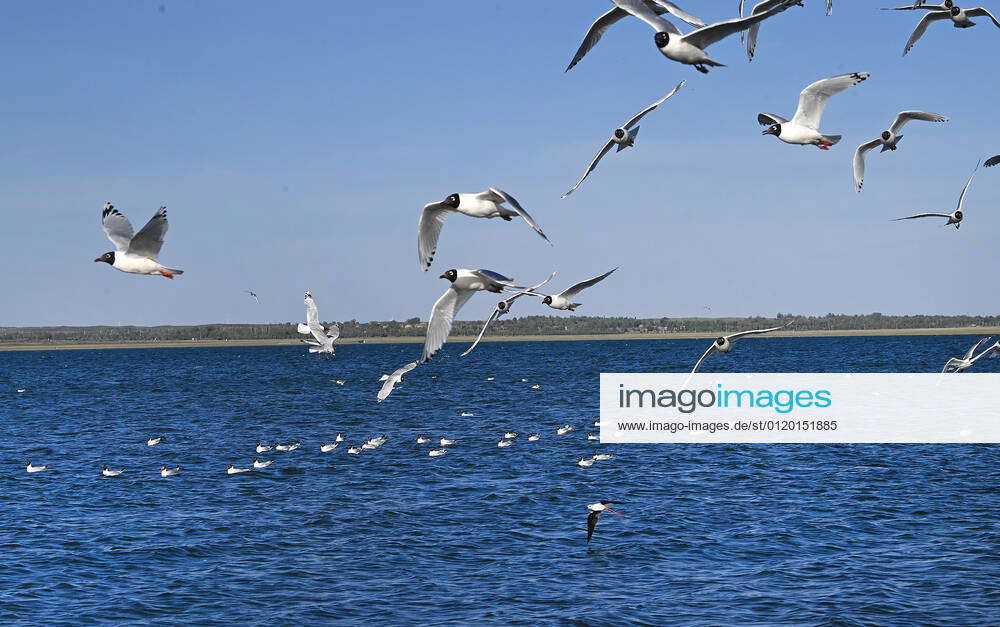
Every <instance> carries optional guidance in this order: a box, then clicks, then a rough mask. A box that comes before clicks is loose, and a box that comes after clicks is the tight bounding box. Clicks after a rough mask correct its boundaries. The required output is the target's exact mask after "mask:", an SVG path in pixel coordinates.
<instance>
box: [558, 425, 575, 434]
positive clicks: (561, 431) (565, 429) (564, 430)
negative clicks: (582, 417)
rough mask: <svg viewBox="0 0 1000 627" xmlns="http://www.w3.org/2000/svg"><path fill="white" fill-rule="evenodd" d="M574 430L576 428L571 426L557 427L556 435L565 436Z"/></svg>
mask: <svg viewBox="0 0 1000 627" xmlns="http://www.w3.org/2000/svg"><path fill="white" fill-rule="evenodd" d="M575 428H576V427H573V426H572V425H563V426H561V427H559V428H558V429H556V435H566V434H567V433H569V432H570V431H572V430H573V429H575Z"/></svg>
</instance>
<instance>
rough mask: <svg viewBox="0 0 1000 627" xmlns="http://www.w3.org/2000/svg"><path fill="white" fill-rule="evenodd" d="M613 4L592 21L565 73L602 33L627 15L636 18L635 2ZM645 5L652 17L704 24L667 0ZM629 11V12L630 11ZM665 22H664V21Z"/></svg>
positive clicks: (649, 1) (652, 0)
mask: <svg viewBox="0 0 1000 627" xmlns="http://www.w3.org/2000/svg"><path fill="white" fill-rule="evenodd" d="M611 1H612V2H614V4H615V8H613V9H611V10H610V11H608V12H607V13H605V14H604V15H602V16H600V17H598V18H597V19H596V20H594V23H593V24H591V25H590V29H589V30H588V31H587V34H586V35H584V36H583V42H582V43H581V44H580V47H579V48H578V49H577V51H576V54H575V55H573V60H572V61H570V62H569V66H568V67H567V68H566V71H567V72H569V71H570V70H572V69H573V66H575V65H576V64H577V63H579V62H580V60H581V59H583V57H584V56H585V55H586V54H587V53H588V52H590V50H591V49H592V48H593V47H594V46H596V45H597V42H599V41H600V40H601V37H602V36H603V35H604V33H605V32H606V31H607V30H608V29H609V28H611V27H612V26H613V25H614V24H615V23H616V22H618V21H619V20H621V19H622V18H625V17H628V16H629V15H632V16H635V17H638V16H636V15H635V12H634V11H635V8H634V7H635V1H634V0H624V1H623V0H611ZM641 1H642V3H643V4H644V5H645V7H646V9H648V10H649V11H651V12H652V13H653V14H654V15H663V14H664V13H669V14H671V15H673V16H675V17H677V18H679V19H681V20H684V21H685V22H687V23H688V24H690V25H691V26H695V27H702V26H704V25H705V22H703V21H701V20H700V19H698V18H697V17H695V16H694V15H691V14H690V13H688V12H687V11H684V10H683V9H681V8H680V7H678V6H677V5H676V4H674V3H673V2H668V1H667V0H641ZM630 9H631V10H630ZM664 21H666V20H664Z"/></svg>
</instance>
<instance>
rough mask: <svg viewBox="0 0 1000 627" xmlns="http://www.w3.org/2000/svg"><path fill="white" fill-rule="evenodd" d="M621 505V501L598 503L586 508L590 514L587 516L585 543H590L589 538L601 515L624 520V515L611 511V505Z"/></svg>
mask: <svg viewBox="0 0 1000 627" xmlns="http://www.w3.org/2000/svg"><path fill="white" fill-rule="evenodd" d="M621 504H622V502H621V501H598V502H596V503H591V504H590V505H588V506H587V509H589V510H590V514H588V515H587V542H590V538H591V537H592V536H593V535H594V529H596V528H597V521H598V519H599V518H600V517H601V514H602V513H604V512H608V513H611V514H616V515H618V516H621V517H622V518H625V514H622V513H621V512H616V511H615V510H613V509H611V506H612V505H621Z"/></svg>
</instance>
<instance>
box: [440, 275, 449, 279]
mask: <svg viewBox="0 0 1000 627" xmlns="http://www.w3.org/2000/svg"><path fill="white" fill-rule="evenodd" d="M438 278H439V279H447V278H448V275H447V274H442V275H441V276H439V277H438Z"/></svg>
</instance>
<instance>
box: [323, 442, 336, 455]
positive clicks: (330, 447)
mask: <svg viewBox="0 0 1000 627" xmlns="http://www.w3.org/2000/svg"><path fill="white" fill-rule="evenodd" d="M338 446H340V443H339V442H330V443H329V444H326V443H325V442H320V443H319V452H320V453H329V452H330V451H332V450H333V449H335V448H337V447H338Z"/></svg>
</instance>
